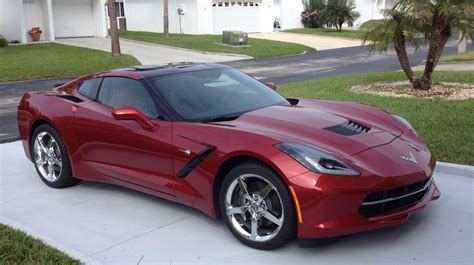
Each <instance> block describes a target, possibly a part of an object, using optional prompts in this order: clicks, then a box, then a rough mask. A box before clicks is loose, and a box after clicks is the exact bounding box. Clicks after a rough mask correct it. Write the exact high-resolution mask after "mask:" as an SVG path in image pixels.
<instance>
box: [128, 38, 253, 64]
mask: <svg viewBox="0 0 474 265" xmlns="http://www.w3.org/2000/svg"><path fill="white" fill-rule="evenodd" d="M120 41H128V42H133V43H138V44H143V45H151V46H156V47H162V48H168V49H176V50H181V51H187V52H195V53H200V54H208V55H220V56H230V57H241V58H242V59H254V57H252V56H248V55H245V54H234V53H221V52H205V51H198V50H192V49H186V48H181V47H175V46H168V45H164V44H157V43H151V42H145V41H139V40H131V39H127V38H120Z"/></svg>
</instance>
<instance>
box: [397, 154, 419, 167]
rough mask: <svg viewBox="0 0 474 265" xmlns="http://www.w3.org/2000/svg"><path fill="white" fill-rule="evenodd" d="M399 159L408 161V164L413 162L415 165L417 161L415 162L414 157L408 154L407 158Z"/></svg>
mask: <svg viewBox="0 0 474 265" xmlns="http://www.w3.org/2000/svg"><path fill="white" fill-rule="evenodd" d="M400 158H401V159H403V160H405V161H408V162H413V163H415V164H418V161H416V158H415V156H414V155H413V154H412V153H411V152H410V153H409V156H400Z"/></svg>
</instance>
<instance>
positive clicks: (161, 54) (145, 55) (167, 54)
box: [56, 38, 251, 65]
mask: <svg viewBox="0 0 474 265" xmlns="http://www.w3.org/2000/svg"><path fill="white" fill-rule="evenodd" d="M56 42H58V43H61V44H67V45H73V46H78V47H84V48H91V49H96V50H102V51H108V52H110V39H106V38H70V39H58V40H56ZM120 48H121V50H122V53H123V54H130V55H133V56H135V58H137V59H138V60H139V61H140V62H141V63H142V64H144V65H146V64H167V63H171V62H203V63H216V62H228V61H235V60H243V59H249V58H251V57H248V56H245V55H242V56H240V55H224V54H210V53H203V52H196V51H191V50H185V49H175V48H172V47H168V46H163V45H155V44H145V43H140V42H134V41H128V40H124V39H120Z"/></svg>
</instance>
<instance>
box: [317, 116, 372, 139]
mask: <svg viewBox="0 0 474 265" xmlns="http://www.w3.org/2000/svg"><path fill="white" fill-rule="evenodd" d="M324 129H325V130H327V131H330V132H333V133H337V134H340V135H344V136H352V135H357V134H361V133H367V132H369V131H370V128H369V127H367V126H364V125H362V124H360V123H357V122H355V121H351V120H348V121H346V122H344V123H343V124H341V125H336V126H332V127H328V128H324Z"/></svg>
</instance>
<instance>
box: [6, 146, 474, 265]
mask: <svg viewBox="0 0 474 265" xmlns="http://www.w3.org/2000/svg"><path fill="white" fill-rule="evenodd" d="M473 174H474V171H473ZM434 178H435V180H436V182H437V184H438V186H439V188H440V190H441V193H442V196H441V198H440V199H439V200H438V201H434V202H432V203H431V204H429V205H428V206H427V208H425V209H423V210H422V211H421V212H418V213H416V214H413V215H412V216H411V218H410V220H409V221H408V222H407V223H406V224H404V225H401V226H398V227H393V228H388V229H384V230H379V231H373V232H368V233H362V234H358V235H353V236H351V237H347V238H344V239H342V240H340V241H337V242H334V243H332V244H330V245H327V246H322V247H316V248H310V249H301V248H299V247H298V246H297V242H296V241H293V242H292V243H290V244H288V245H286V246H285V247H283V248H282V249H279V250H277V251H258V250H254V249H250V248H247V247H245V246H243V245H242V244H240V243H239V242H238V241H237V240H236V239H234V237H233V236H232V235H231V234H230V233H229V232H228V231H227V229H226V227H225V226H224V224H223V222H222V221H221V220H212V219H210V218H209V217H207V216H206V215H204V214H202V213H200V212H199V211H197V210H194V209H191V208H189V207H185V206H182V205H179V204H176V203H172V202H168V201H166V200H163V199H159V198H156V197H153V196H149V195H145V194H142V193H139V192H135V191H131V190H128V189H125V188H121V187H117V186H113V185H106V184H99V183H91V182H82V183H81V184H80V185H79V186H75V187H71V188H68V189H62V190H56V189H51V188H48V187H47V186H46V185H44V184H43V183H42V182H41V180H40V179H39V177H38V176H37V174H36V171H35V169H34V167H33V165H32V164H31V163H30V162H29V161H28V160H27V159H26V158H25V156H24V154H23V150H22V147H21V144H20V143H19V142H14V143H8V144H1V145H0V222H2V223H5V224H8V225H10V226H13V227H16V228H20V229H22V230H23V231H26V232H28V233H30V234H32V235H33V236H35V237H39V238H41V239H43V240H45V241H46V242H47V243H49V244H51V245H53V246H55V247H58V248H59V249H61V250H63V251H66V252H67V253H69V254H70V255H72V256H74V257H77V258H79V259H81V260H82V261H83V262H85V263H87V264H91V263H124V264H132V263H133V264H136V263H138V262H139V260H141V262H140V264H146V263H150V264H151V263H152V264H183V263H187V264H189V263H200V264H218V263H225V264H229V263H234V264H244V263H245V264H336V263H337V264H448V263H450V264H466V265H467V264H474V256H473V255H474V247H473V242H474V230H473V229H474V226H473V223H474V219H473V218H474V208H473V207H474V196H473V190H474V178H468V177H464V176H456V175H448V174H443V173H440V172H438V171H436V173H435V174H434Z"/></svg>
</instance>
